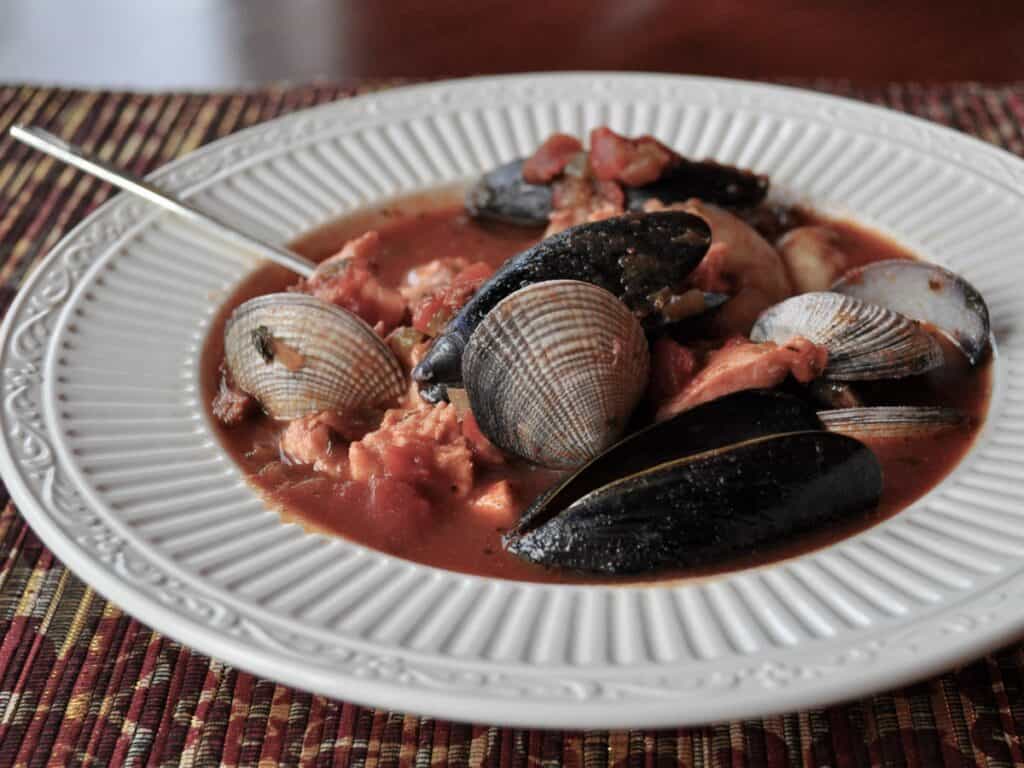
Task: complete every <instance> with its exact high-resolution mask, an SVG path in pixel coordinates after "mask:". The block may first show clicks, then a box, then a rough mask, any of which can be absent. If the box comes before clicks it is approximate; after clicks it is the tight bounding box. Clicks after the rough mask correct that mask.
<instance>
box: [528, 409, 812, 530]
mask: <svg viewBox="0 0 1024 768" xmlns="http://www.w3.org/2000/svg"><path fill="white" fill-rule="evenodd" d="M821 428H822V425H821V421H820V420H819V419H818V416H817V414H816V413H815V411H814V409H813V408H812V407H811V406H810V405H808V404H807V403H806V402H805V401H804V400H802V399H800V398H797V397H794V396H792V395H788V394H784V393H782V392H777V391H775V390H769V389H748V390H743V391H740V392H735V393H733V394H731V395H726V396H725V397H720V398H718V399H717V400H711V401H710V402H707V403H703V404H702V405H698V406H695V407H694V408H691V409H690V410H687V411H683V412H681V413H678V414H676V415H675V416H673V417H671V418H669V419H666V420H665V421H659V422H657V423H655V424H652V425H651V426H649V427H646V428H644V429H641V430H638V431H637V432H634V433H633V434H631V435H629V436H628V437H626V438H625V439H623V440H621V441H619V442H618V443H616V444H615V445H614V446H612V447H611V448H609V449H608V450H607V451H605V452H604V453H602V454H601V455H600V456H598V457H596V458H595V459H594V460H593V461H590V462H589V463H587V464H586V465H585V466H583V467H581V468H579V469H578V470H577V471H576V472H574V473H573V474H572V475H570V476H569V477H568V478H566V479H565V480H564V481H563V482H561V483H560V484H559V485H557V486H555V488H553V489H552V490H551V491H549V492H548V493H547V494H545V495H544V496H543V498H542V499H539V500H538V501H536V502H534V503H533V504H532V505H531V506H530V508H529V509H528V510H526V512H525V513H524V514H523V516H522V517H521V518H520V520H519V522H518V523H517V524H516V526H515V527H514V528H513V529H512V530H510V531H509V533H508V538H509V539H510V540H511V539H512V538H516V537H518V536H520V535H521V534H522V533H524V532H525V531H526V530H528V529H530V528H534V527H536V526H538V525H540V524H541V523H543V522H546V521H547V520H548V519H550V517H552V516H553V515H555V514H557V513H558V512H559V511H560V510H562V509H565V508H566V507H568V506H569V505H570V504H572V503H573V502H574V501H575V500H577V499H580V498H583V497H584V496H586V495H587V494H588V493H590V492H591V491H595V490H597V489H598V488H600V487H601V486H603V485H606V484H608V483H611V482H614V481H615V480H617V479H619V478H621V477H625V476H628V475H633V474H636V473H638V472H642V471H644V470H645V469H647V468H649V467H654V466H658V465H660V464H664V463H666V462H670V461H674V460H676V459H680V458H683V457H685V456H691V455H693V454H696V453H702V452H704V451H710V450H713V449H715V448H721V447H723V446H726V445H731V444H733V443H739V442H743V441H744V440H750V439H753V438H756V437H767V436H769V435H777V434H782V433H786V432H804V431H808V430H816V429H821Z"/></svg>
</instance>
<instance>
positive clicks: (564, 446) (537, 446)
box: [462, 280, 650, 468]
mask: <svg viewBox="0 0 1024 768" xmlns="http://www.w3.org/2000/svg"><path fill="white" fill-rule="evenodd" d="M649 369H650V356H649V352H648V348H647V340H646V338H645V337H644V332H643V329H642V328H641V327H640V323H639V321H638V320H637V319H636V317H634V315H633V314H632V313H631V312H630V311H629V309H628V308H627V307H626V306H625V305H624V304H623V303H622V302H621V301H619V300H618V299H617V298H616V297H615V296H613V295H612V294H611V293H609V292H608V291H606V290H604V289H603V288H599V287H597V286H595V285H592V284H590V283H584V282H579V281H575V280H552V281H548V282H542V283H536V284H534V285H530V286H527V287H526V288H522V289H520V290H518V291H516V292H515V293H513V294H511V295H509V296H507V297H505V298H504V299H503V300H502V301H501V302H499V303H498V304H497V306H495V307H494V309H492V310H491V311H490V312H489V313H488V314H487V316H486V317H485V318H484V319H483V321H482V322H481V323H480V324H479V325H478V326H477V328H476V330H475V331H474V332H473V335H472V336H471V337H470V340H469V344H468V345H467V346H466V351H465V353H464V355H463V360H462V374H463V381H464V382H465V386H466V392H467V393H468V395H469V401H470V406H471V407H472V409H473V414H474V415H475V416H476V419H477V422H478V423H479V425H480V429H481V431H482V432H483V433H484V434H485V435H486V436H487V437H488V438H489V439H490V440H491V441H492V442H494V443H495V444H496V445H498V446H499V447H500V448H502V449H503V450H505V451H507V452H509V453H512V454H515V455H517V456H520V457H522V458H524V459H527V460H528V461H532V462H534V463H537V464H541V465H544V466H548V467H557V468H572V467H576V466H579V465H580V464H583V463H584V462H586V461H588V460H589V459H591V458H593V457H594V456H596V455H597V454H599V453H601V452H602V451H603V450H604V449H605V448H607V447H608V446H609V445H611V444H612V443H614V442H615V441H616V440H617V439H618V438H619V437H620V436H621V435H622V433H623V431H624V429H625V427H626V422H627V421H628V420H629V416H630V414H631V413H632V412H633V409H634V408H635V407H636V405H637V403H638V402H639V400H640V398H641V396H642V395H643V392H644V390H645V388H646V387H647V377H648V372H649Z"/></svg>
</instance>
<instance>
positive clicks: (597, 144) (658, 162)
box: [590, 127, 679, 187]
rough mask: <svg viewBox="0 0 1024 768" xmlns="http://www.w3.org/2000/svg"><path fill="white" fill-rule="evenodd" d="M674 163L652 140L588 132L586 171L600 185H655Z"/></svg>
mask: <svg viewBox="0 0 1024 768" xmlns="http://www.w3.org/2000/svg"><path fill="white" fill-rule="evenodd" d="M678 159H679V156H678V155H677V154H676V153H675V152H673V151H672V150H671V149H669V148H668V147H666V146H665V145H664V144H662V143H661V142H660V141H658V140H657V139H655V138H654V137H653V136H640V137H637V138H635V139H630V138H627V137H625V136H620V135H619V134H617V133H615V132H614V131H612V130H611V129H610V128H605V127H601V128H595V129H594V130H593V131H591V132H590V169H591V171H592V172H593V174H594V176H596V177H597V178H598V179H601V180H602V181H618V182H621V183H622V184H624V185H626V186H627V187H642V186H643V185H645V184H651V183H652V182H655V181H657V180H658V179H659V178H660V177H661V174H662V173H663V172H664V170H665V169H666V168H667V167H669V166H670V165H672V164H673V163H675V162H676V161H677V160H678Z"/></svg>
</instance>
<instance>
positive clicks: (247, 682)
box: [0, 83, 1024, 768]
mask: <svg viewBox="0 0 1024 768" xmlns="http://www.w3.org/2000/svg"><path fill="white" fill-rule="evenodd" d="M386 85H387V84H386V83H384V84H375V85H374V86H367V89H370V88H379V87H384V86H386ZM803 85H805V86H810V87H816V88H819V89H821V90H827V91H830V92H834V93H840V94H843V95H848V96H854V97H857V98H862V99H866V100H870V101H873V102H876V103H879V104H884V105H886V106H890V107H894V108H896V109H901V110H905V111H907V112H912V113H915V114H918V115H920V116H923V117H926V118H929V119H931V120H935V121H937V122H941V123H944V124H946V125H951V126H953V127H955V128H958V129H960V130H963V131H966V132H968V133H972V134H974V135H976V136H979V137H981V138H983V139H985V140H987V141H990V142H993V143H995V144H999V145H1001V146H1003V147H1006V148H1008V149H1010V150H1011V151H1013V152H1017V153H1024V85H1017V86H1003V87H984V86H980V85H974V84H963V85H944V86H928V87H925V86H916V85H893V86H890V87H887V88H884V89H874V90H870V91H864V90H857V89H854V88H851V87H849V86H847V85H844V84H842V83H803ZM357 90H359V89H342V88H337V87H333V86H325V85H308V86H299V87H271V88H266V89H262V90H258V91H253V92H246V93H227V94H215V95H211V94H160V95H153V94H134V93H97V92H84V91H72V90H59V89H44V88H29V87H18V86H10V87H3V86H0V131H3V133H2V135H0V309H5V308H6V306H7V305H8V303H9V302H10V299H11V297H12V296H13V295H14V292H15V291H16V289H17V286H18V285H19V284H20V282H21V280H22V278H23V277H24V275H25V274H26V272H27V271H28V270H30V269H31V268H32V266H33V264H35V263H36V262H37V261H38V260H39V259H40V258H41V257H42V256H43V255H44V254H45V253H46V252H47V251H48V250H49V249H50V248H51V246H53V245H54V243H56V242H57V240H58V239H59V238H60V237H61V236H62V235H63V234H64V233H65V232H67V231H68V230H69V229H70V228H71V227H72V226H74V224H76V223H77V222H78V221H80V220H81V219H82V218H83V217H84V216H85V215H86V214H87V213H88V212H89V211H91V210H92V209H93V208H95V207H96V206H97V205H99V204H100V203H101V202H103V201H104V200H106V199H107V197H108V196H109V195H110V194H111V189H110V187H108V186H107V185H106V184H102V183H99V182H96V181H94V180H92V179H90V178H87V177H84V176H83V175H81V174H80V173H78V172H76V171H73V170H71V169H69V168H66V167H64V166H62V165H60V164H59V163H56V162H55V161H52V160H50V159H49V158H44V157H42V156H40V155H38V154H36V153H35V152H33V151H31V150H29V149H27V148H26V147H23V146H21V145H18V144H16V143H14V142H13V141H12V139H11V138H10V137H8V136H7V133H6V131H7V127H8V126H9V125H10V124H12V123H14V122H25V123H34V124H38V125H42V126H44V127H46V128H48V129H49V130H51V131H54V132H56V133H58V134H60V135H62V136H63V137H65V138H68V139H70V140H72V141H74V142H76V143H78V144H81V145H82V146H84V147H85V148H86V149H87V150H88V151H90V152H96V153H98V154H99V155H100V156H101V157H103V158H106V159H108V160H112V161H114V162H116V163H119V164H121V165H123V166H125V167H127V168H129V169H131V170H133V171H135V172H136V173H145V172H148V171H150V170H152V169H154V168H156V167H158V166H160V165H162V164H164V163H166V162H168V161H169V160H171V159H173V158H175V157H179V156H181V155H183V154H185V153H186V152H189V151H191V150H193V149H195V148H196V147H198V146H200V145H202V144H205V143H206V142H209V141H212V140H214V139H216V138H219V137H221V136H224V135H226V134H229V133H231V132H233V131H236V130H238V129H240V128H244V127H246V126H248V125H252V124H254V123H258V122H260V121H262V120H266V119H268V118H271V117H274V116H275V115H280V114H284V113H286V112H290V111H293V110H296V109H301V108H303V107H307V106H311V105H313V104H318V103H322V102H325V101H330V100H333V99H338V98H344V97H347V96H350V95H352V94H353V93H355V92H356V91H357ZM0 492H2V494H3V496H2V500H3V501H4V502H7V494H6V491H5V490H4V489H3V488H2V486H0ZM1022 731H1024V645H1020V646H1013V647H1010V648H1006V649H1004V650H1002V651H1000V652H998V653H995V654H992V655H990V656H987V657H985V658H983V659H980V660H978V661H976V662H974V663H972V664H970V665H969V666H967V667H965V668H963V669H961V670H958V671H954V672H950V673H948V674H946V675H943V676H942V677H938V678H935V679H934V680H930V681H927V682H923V683H920V684H918V685H914V686H910V687H907V688H903V689H901V690H898V691H893V692H890V693H885V694H880V695H878V696H873V697H871V698H867V699H863V700H860V701H856V702H853V703H849V704H846V705H844V706H836V707H831V708H828V709H820V710H812V711H809V712H801V713H796V714H791V715H786V716H782V717H770V718H765V719H763V720H748V721H743V722H735V723H722V724H720V725H715V726H710V727H705V728H690V729H679V730H666V731H612V732H607V731H588V732H559V731H526V730H516V729H503V728H497V727H493V726H489V725H487V724H483V723H480V724H462V723H450V722H445V721H441V720H434V719H432V718H426V717H417V716H415V715H409V714H403V713H400V712H387V711H382V710H374V709H370V708H367V707H359V706H356V705H354V704H349V703H345V702H342V701H335V700H331V699H326V698H324V697H322V696H314V695H311V694H308V693H305V692H302V691H297V690H294V689H292V688H288V687H285V686H282V685H278V684H276V683H274V682H273V681H272V680H266V679H263V678H259V677H254V676H253V675H250V674H247V673H245V672H240V671H238V670H236V669H234V668H232V667H230V666H227V665H225V664H223V663H221V662H219V661H217V660H214V659H210V658H208V657H206V656H204V655H202V654H199V653H196V652H195V651H193V650H191V649H189V648H187V647H184V646H182V645H180V644H178V643H176V642H173V641H171V640H168V639H167V638H165V637H163V636H161V635H159V634H157V633H156V632H153V631H152V630H150V629H148V628H147V627H145V626H143V625H142V624H140V623H139V622H137V621H135V620H134V619H132V618H131V617H130V616H128V615H126V614H125V613H123V612H122V611H121V610H120V609H119V608H117V606H115V605H112V604H111V603H108V602H106V601H105V600H103V599H102V598H101V597H100V596H99V595H97V594H96V593H95V592H93V591H92V590H91V589H90V588H88V587H87V586H86V585H85V584H83V583H82V582H81V581H80V580H78V579H77V578H76V577H75V576H73V575H72V574H71V573H70V572H69V571H68V570H67V569H66V568H64V566H63V565H62V564H61V563H60V562H59V561H57V560H56V558H55V557H54V556H53V554H52V553H50V552H49V550H47V549H46V548H45V547H44V546H43V545H42V544H41V543H40V541H39V539H38V538H37V537H36V536H35V534H34V533H33V532H32V530H31V529H30V528H28V526H27V525H26V524H25V523H24V521H23V520H22V519H21V517H20V516H19V515H18V512H17V510H16V509H15V508H14V507H13V506H12V505H11V504H10V503H9V502H7V503H6V506H5V508H4V509H3V512H2V513H0V768H2V767H3V766H10V765H26V766H29V765H31V766H35V765H67V764H81V765H99V766H105V765H125V764H126V765H137V766H164V765H167V766H178V765H182V766H185V765H188V766H206V765H221V764H223V765H229V766H235V765H239V766H241V765H317V766H319V765H325V766H326V765H358V766H368V767H369V768H373V767H375V766H380V767H381V768H384V767H385V766H416V767H417V768H425V767H426V766H433V765H444V764H450V765H456V766H502V767H503V768H504V767H506V766H507V767H509V768H511V767H515V768H519V767H521V766H522V767H525V766H536V765H540V766H549V765H557V764H560V763H564V764H566V765H570V766H574V767H576V768H620V767H622V768H625V767H626V766H629V767H630V768H634V767H635V768H640V767H641V766H643V767H644V768H648V767H650V766H655V765H657V766H663V765H683V766H729V767H730V768H740V766H772V768H775V767H776V766H791V765H807V766H834V767H836V768H841V767H846V766H869V765H870V766H875V765H885V766H911V767H912V768H917V767H919V766H922V767H925V768H931V767H932V766H942V767H943V768H961V766H975V765H984V766H1016V765H1024V748H1022V745H1021V737H1020V733H1021V732H1022Z"/></svg>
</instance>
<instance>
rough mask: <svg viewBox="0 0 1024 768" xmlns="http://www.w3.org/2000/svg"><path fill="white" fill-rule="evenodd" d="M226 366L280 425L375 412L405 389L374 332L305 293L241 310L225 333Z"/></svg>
mask: <svg viewBox="0 0 1024 768" xmlns="http://www.w3.org/2000/svg"><path fill="white" fill-rule="evenodd" d="M224 360H225V362H226V364H227V367H228V370H229V371H230V373H231V376H232V379H233V380H234V382H235V384H236V385H237V386H238V387H239V388H240V389H242V390H243V391H244V392H247V393H248V394H250V395H252V396H253V397H255V398H256V399H257V400H258V401H259V402H260V404H261V405H262V407H263V409H264V410H265V411H266V412H267V413H268V414H269V415H270V416H272V417H273V418H275V419H296V418H299V417H300V416H305V415H306V414H310V413H316V412H319V411H325V410H345V409H347V408H359V407H370V406H376V405H380V404H383V403H386V402H387V401H389V400H392V399H394V398H396V397H398V396H399V395H401V394H402V393H403V392H404V391H405V389H406V382H405V373H404V371H403V370H402V366H401V364H400V363H399V362H398V360H397V359H396V358H395V356H394V354H393V353H392V352H391V350H390V349H389V348H388V346H387V344H386V343H385V342H384V340H383V339H382V338H381V337H380V336H378V335H377V334H376V333H374V331H373V329H372V328H370V326H369V325H367V324H366V323H365V322H364V321H363V320H362V319H360V318H359V317H357V316H356V315H354V314H353V313H351V312H349V311H347V310H345V309H342V308H340V307H336V306H334V305H333V304H328V303H326V302H324V301H321V300H320V299H317V298H315V297H313V296H309V295H308V294H304V293H271V294H267V295H264V296H258V297H257V298H254V299H250V300H249V301H246V302H245V303H243V304H241V305H239V306H238V307H237V308H236V309H235V311H234V312H233V313H232V315H231V317H230V318H229V319H228V322H227V326H226V327H225V329H224Z"/></svg>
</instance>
